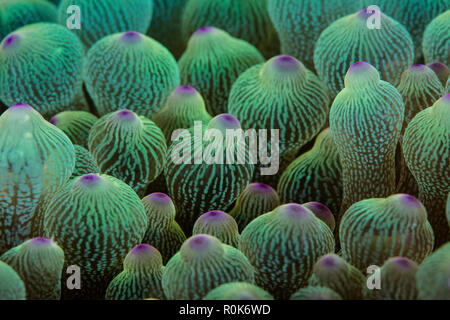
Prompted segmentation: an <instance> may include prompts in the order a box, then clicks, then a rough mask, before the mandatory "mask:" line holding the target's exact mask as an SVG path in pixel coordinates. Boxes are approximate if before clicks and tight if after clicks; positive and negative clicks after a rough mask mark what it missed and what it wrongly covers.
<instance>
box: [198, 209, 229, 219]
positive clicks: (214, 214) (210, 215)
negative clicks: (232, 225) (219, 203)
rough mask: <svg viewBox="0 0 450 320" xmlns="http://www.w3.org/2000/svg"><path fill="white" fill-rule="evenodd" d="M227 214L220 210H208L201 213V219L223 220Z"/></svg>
mask: <svg viewBox="0 0 450 320" xmlns="http://www.w3.org/2000/svg"><path fill="white" fill-rule="evenodd" d="M226 217H227V214H226V213H225V212H223V211H220V210H213V211H209V212H207V213H205V214H203V215H202V220H207V221H223V220H224V219H226Z"/></svg>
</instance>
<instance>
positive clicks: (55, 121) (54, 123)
mask: <svg viewBox="0 0 450 320" xmlns="http://www.w3.org/2000/svg"><path fill="white" fill-rule="evenodd" d="M49 122H50V123H51V124H53V125H56V123H57V122H58V118H57V117H53V118H51V119H50V121H49Z"/></svg>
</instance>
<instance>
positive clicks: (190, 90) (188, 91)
mask: <svg viewBox="0 0 450 320" xmlns="http://www.w3.org/2000/svg"><path fill="white" fill-rule="evenodd" d="M175 91H176V92H177V93H179V94H186V95H191V94H195V93H197V90H195V88H193V87H191V86H179V87H178V88H176V89H175Z"/></svg>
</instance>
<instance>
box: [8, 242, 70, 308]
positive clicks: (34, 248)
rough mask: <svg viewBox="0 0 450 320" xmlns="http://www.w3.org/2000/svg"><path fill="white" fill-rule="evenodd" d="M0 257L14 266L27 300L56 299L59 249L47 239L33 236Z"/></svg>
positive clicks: (60, 261)
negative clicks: (24, 289) (23, 285)
mask: <svg viewBox="0 0 450 320" xmlns="http://www.w3.org/2000/svg"><path fill="white" fill-rule="evenodd" d="M0 260H2V261H4V262H6V263H7V264H8V265H9V266H11V267H12V268H14V270H15V271H16V272H17V274H18V275H19V276H20V277H21V279H22V280H23V282H24V284H25V288H26V294H27V300H59V299H60V297H61V274H62V271H63V265H64V252H63V250H62V249H61V248H60V247H59V246H58V245H57V244H56V243H55V242H54V241H52V240H51V239H46V238H33V239H30V240H27V241H25V242H24V243H22V244H20V245H19V246H17V247H14V248H12V249H10V250H9V251H7V252H5V253H4V254H3V255H2V256H1V257H0Z"/></svg>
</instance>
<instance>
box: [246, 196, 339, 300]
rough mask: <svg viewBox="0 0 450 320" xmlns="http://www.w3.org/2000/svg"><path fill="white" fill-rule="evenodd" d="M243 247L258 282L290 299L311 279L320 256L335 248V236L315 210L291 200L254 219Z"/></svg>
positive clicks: (275, 296)
mask: <svg viewBox="0 0 450 320" xmlns="http://www.w3.org/2000/svg"><path fill="white" fill-rule="evenodd" d="M274 248H276V249H275V250H274ZM239 249H240V250H241V251H242V252H243V253H244V254H245V255H246V256H247V258H248V259H249V261H250V263H251V264H252V265H253V266H254V267H255V269H256V273H255V282H256V284H257V285H258V286H260V287H261V288H263V289H265V290H267V291H268V292H269V293H270V294H272V295H273V296H274V298H275V299H288V298H289V297H290V296H291V295H292V294H293V293H294V292H295V291H297V290H298V289H299V288H301V287H302V286H304V285H305V284H306V283H307V281H308V279H309V277H310V276H311V274H312V272H313V266H314V263H315V261H316V259H317V258H319V257H321V256H322V255H324V254H327V253H331V252H334V238H333V233H332V232H331V230H330V228H329V227H328V226H327V225H326V224H325V223H324V222H323V221H321V220H320V219H318V218H316V216H315V215H314V214H313V213H312V211H310V210H309V209H307V208H306V207H303V206H301V205H299V204H295V203H290V204H285V205H281V206H279V207H277V208H275V209H274V210H273V211H271V212H269V213H265V214H263V215H261V216H259V217H257V218H256V219H254V220H253V221H252V222H250V223H249V224H248V225H247V227H245V229H244V230H243V231H242V233H241V240H240V242H239Z"/></svg>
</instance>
